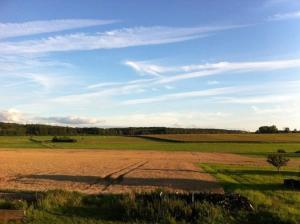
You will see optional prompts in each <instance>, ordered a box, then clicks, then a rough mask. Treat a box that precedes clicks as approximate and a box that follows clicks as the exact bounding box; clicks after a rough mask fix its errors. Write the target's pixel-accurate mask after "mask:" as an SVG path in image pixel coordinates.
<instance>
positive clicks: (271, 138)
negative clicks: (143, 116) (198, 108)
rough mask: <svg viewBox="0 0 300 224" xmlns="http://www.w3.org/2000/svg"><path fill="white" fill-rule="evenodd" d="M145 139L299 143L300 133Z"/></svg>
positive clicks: (164, 135) (179, 135) (166, 135)
mask: <svg viewBox="0 0 300 224" xmlns="http://www.w3.org/2000/svg"><path fill="white" fill-rule="evenodd" d="M144 137H145V138H153V139H161V140H171V141H181V142H272V143H293V142H294V143H299V142H300V134H299V133H288V134H284V133H281V134H251V133H250V134H163V135H145V136H144Z"/></svg>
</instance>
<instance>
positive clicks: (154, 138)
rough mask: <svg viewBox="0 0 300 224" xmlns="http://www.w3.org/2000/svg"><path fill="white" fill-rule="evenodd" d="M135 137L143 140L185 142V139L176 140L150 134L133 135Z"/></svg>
mask: <svg viewBox="0 0 300 224" xmlns="http://www.w3.org/2000/svg"><path fill="white" fill-rule="evenodd" d="M134 137H137V138H142V139H145V140H149V141H153V142H168V143H187V142H186V141H181V140H176V139H165V138H157V137H152V136H140V135H137V136H134Z"/></svg>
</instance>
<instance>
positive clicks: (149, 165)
mask: <svg viewBox="0 0 300 224" xmlns="http://www.w3.org/2000/svg"><path fill="white" fill-rule="evenodd" d="M199 162H202V163H225V164H252V165H262V164H265V162H264V160H263V159H261V158H254V157H246V156H240V155H235V154H225V153H196V152H157V151H117V150H109V151H105V150H103V151H100V150H84V151H79V150H61V151H60V150H38V151H37V150H35V151H25V150H17V151H12V150H7V151H4V150H1V151H0V164H1V165H0V189H2V190H4V189H14V190H48V189H57V188H59V189H66V190H76V191H81V192H85V193H99V192H102V193H121V192H131V191H136V192H138V191H147V190H154V189H156V188H166V189H169V190H176V191H185V190H193V191H206V192H223V189H222V188H221V187H220V185H219V184H218V183H217V182H216V180H215V179H214V178H213V177H212V176H210V175H209V174H207V173H205V172H203V171H202V170H201V169H200V168H199V167H198V166H197V163H199ZM296 162H298V161H294V163H296ZM294 165H296V164H294Z"/></svg>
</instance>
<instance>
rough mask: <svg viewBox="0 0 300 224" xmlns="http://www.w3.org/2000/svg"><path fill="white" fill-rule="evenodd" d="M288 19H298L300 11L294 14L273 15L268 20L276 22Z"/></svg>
mask: <svg viewBox="0 0 300 224" xmlns="http://www.w3.org/2000/svg"><path fill="white" fill-rule="evenodd" d="M288 19H300V10H299V11H295V12H288V13H279V14H275V15H273V16H271V17H270V18H269V19H268V20H269V21H276V20H288Z"/></svg>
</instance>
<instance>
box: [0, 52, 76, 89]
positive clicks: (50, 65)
mask: <svg viewBox="0 0 300 224" xmlns="http://www.w3.org/2000/svg"><path fill="white" fill-rule="evenodd" d="M71 67H73V65H71V64H69V63H64V62H60V61H55V60H47V59H45V58H39V57H26V56H11V55H6V56H0V77H2V78H3V79H5V80H6V82H8V83H4V82H2V83H0V86H1V87H3V85H5V86H16V85H19V84H20V85H23V84H26V83H27V84H30V83H36V84H38V85H40V86H42V87H45V88H52V87H54V86H60V85H61V84H62V83H64V81H66V76H65V75H62V74H61V73H60V72H57V70H58V69H62V68H71ZM53 69H54V70H56V71H55V72H49V70H53ZM10 80H11V83H9V82H10Z"/></svg>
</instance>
